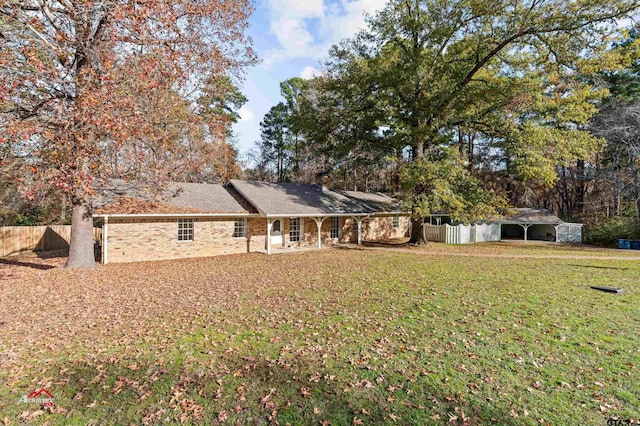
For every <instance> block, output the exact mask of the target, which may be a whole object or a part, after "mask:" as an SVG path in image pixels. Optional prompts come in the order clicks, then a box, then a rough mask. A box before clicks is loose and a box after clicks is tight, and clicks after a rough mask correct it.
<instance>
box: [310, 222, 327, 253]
mask: <svg viewBox="0 0 640 426" xmlns="http://www.w3.org/2000/svg"><path fill="white" fill-rule="evenodd" d="M312 219H313V220H314V221H315V222H316V225H317V226H318V248H322V222H324V221H325V219H326V217H314V218H312Z"/></svg>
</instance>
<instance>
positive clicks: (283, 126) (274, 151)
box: [258, 102, 292, 182]
mask: <svg viewBox="0 0 640 426" xmlns="http://www.w3.org/2000/svg"><path fill="white" fill-rule="evenodd" d="M288 114H289V112H288V110H287V106H286V105H285V104H284V103H283V102H279V103H278V104H277V105H275V106H273V107H271V109H270V110H269V112H267V114H265V116H264V118H263V120H262V122H261V123H260V134H261V140H260V142H258V148H259V150H260V158H261V160H260V161H261V162H262V163H263V164H265V165H272V166H273V168H274V178H275V180H276V181H277V182H284V181H287V180H288V179H289V172H290V167H291V157H292V155H291V147H292V138H291V131H290V129H289V123H288Z"/></svg>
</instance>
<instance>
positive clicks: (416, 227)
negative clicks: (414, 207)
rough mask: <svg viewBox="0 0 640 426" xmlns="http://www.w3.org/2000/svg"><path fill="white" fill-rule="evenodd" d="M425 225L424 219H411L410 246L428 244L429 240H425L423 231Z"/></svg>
mask: <svg viewBox="0 0 640 426" xmlns="http://www.w3.org/2000/svg"><path fill="white" fill-rule="evenodd" d="M423 224H424V220H423V219H414V218H411V237H410V239H409V243H410V244H426V243H427V240H426V239H425V238H424V232H423V230H422V225H423Z"/></svg>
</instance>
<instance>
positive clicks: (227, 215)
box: [94, 180, 410, 264]
mask: <svg viewBox="0 0 640 426" xmlns="http://www.w3.org/2000/svg"><path fill="white" fill-rule="evenodd" d="M107 193H108V194H107V195H105V196H102V197H99V198H98V200H97V201H96V204H97V205H96V209H95V214H94V219H96V220H97V222H98V223H100V224H101V226H102V241H101V242H100V243H101V248H102V250H101V253H102V254H101V256H102V263H104V264H106V263H116V262H139V261H146V260H168V259H180V258H187V257H205V256H215V255H222V254H235V253H249V252H263V253H267V254H271V253H274V252H277V251H283V250H286V249H289V248H292V247H305V246H307V247H317V248H322V246H323V245H331V244H335V243H338V242H352V243H356V242H357V243H358V244H362V241H384V240H388V239H391V238H397V237H403V236H406V235H408V232H409V224H410V219H409V215H408V214H407V213H403V212H402V211H401V210H400V208H399V206H398V205H397V203H396V201H395V200H394V199H393V198H390V197H388V196H386V195H383V194H380V193H367V192H359V191H337V190H329V189H328V188H326V187H325V186H322V185H302V184H293V183H267V182H255V181H242V180H232V181H231V182H230V183H229V184H227V185H214V184H201V183H172V184H171V185H169V188H168V190H167V191H165V192H164V193H163V197H162V199H161V201H151V200H150V199H148V198H145V197H144V196H143V195H142V193H137V194H135V193H134V194H133V195H132V191H131V190H130V188H128V187H127V185H126V184H124V183H123V182H120V184H119V188H118V187H116V188H111V189H110V191H107Z"/></svg>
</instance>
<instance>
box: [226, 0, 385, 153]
mask: <svg viewBox="0 0 640 426" xmlns="http://www.w3.org/2000/svg"><path fill="white" fill-rule="evenodd" d="M384 4H385V0H256V1H255V3H254V7H255V10H254V12H253V15H252V16H251V19H250V28H249V31H248V34H249V35H250V36H251V37H252V38H253V42H254V48H255V50H256V52H257V54H258V56H259V58H260V59H261V61H262V62H261V63H260V64H259V65H257V66H255V67H252V68H251V69H250V70H249V72H248V74H247V78H246V80H245V82H244V85H243V87H242V91H243V93H244V94H245V95H246V96H247V98H248V99H249V101H248V102H247V103H246V104H245V105H244V106H243V107H242V109H241V110H240V117H241V118H240V121H239V122H238V123H237V124H236V125H235V126H234V129H233V130H234V133H235V134H236V136H237V147H238V148H239V150H240V154H241V156H242V155H244V154H245V153H246V152H247V151H248V150H249V149H251V148H252V147H253V145H254V142H255V141H256V140H258V139H259V138H260V121H262V118H263V116H264V114H265V113H266V112H267V111H268V110H269V108H271V107H272V106H273V105H275V104H277V103H278V102H279V101H280V100H281V97H280V87H279V84H280V82H281V81H284V80H286V79H288V78H291V77H305V78H309V77H311V76H312V75H313V74H314V73H315V72H318V70H319V69H320V68H321V62H322V59H323V58H324V57H325V56H326V54H327V52H328V50H329V48H330V47H331V46H332V45H333V44H336V43H338V42H339V41H340V40H342V39H343V38H345V37H350V36H352V35H353V34H355V33H356V32H357V31H358V29H360V28H364V16H365V13H369V14H374V13H375V11H377V10H379V9H381V8H382V7H384Z"/></svg>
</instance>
